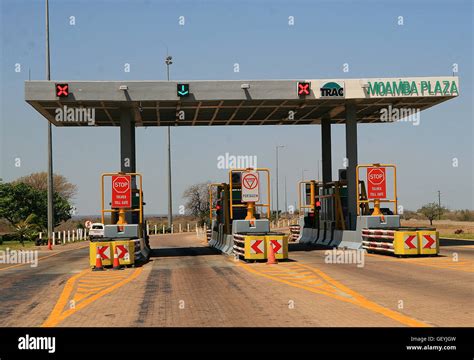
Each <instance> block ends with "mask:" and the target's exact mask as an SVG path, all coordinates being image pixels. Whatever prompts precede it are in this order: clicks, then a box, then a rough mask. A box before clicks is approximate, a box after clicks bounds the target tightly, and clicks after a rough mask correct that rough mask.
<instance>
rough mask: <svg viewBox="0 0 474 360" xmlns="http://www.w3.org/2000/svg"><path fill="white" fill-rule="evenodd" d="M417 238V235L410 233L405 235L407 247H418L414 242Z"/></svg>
mask: <svg viewBox="0 0 474 360" xmlns="http://www.w3.org/2000/svg"><path fill="white" fill-rule="evenodd" d="M415 238H416V235H408V236H406V237H405V249H416V245H414V244H413V243H412V241H413V239H415Z"/></svg>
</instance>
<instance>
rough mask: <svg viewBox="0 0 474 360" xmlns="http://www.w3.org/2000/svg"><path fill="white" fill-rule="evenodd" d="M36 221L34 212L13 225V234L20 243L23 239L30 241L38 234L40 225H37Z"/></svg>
mask: <svg viewBox="0 0 474 360" xmlns="http://www.w3.org/2000/svg"><path fill="white" fill-rule="evenodd" d="M37 221H38V218H37V216H36V215H35V214H30V215H29V216H28V217H27V218H26V219H25V220H20V221H19V222H17V223H16V224H15V225H14V227H15V233H14V234H15V236H16V237H17V239H18V240H19V241H20V243H21V244H22V245H23V242H24V241H25V240H27V241H32V240H34V238H35V237H37V236H38V232H39V229H40V227H39V226H38V223H37Z"/></svg>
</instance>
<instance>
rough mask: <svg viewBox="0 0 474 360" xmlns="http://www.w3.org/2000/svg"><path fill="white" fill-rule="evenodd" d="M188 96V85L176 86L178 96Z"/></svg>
mask: <svg viewBox="0 0 474 360" xmlns="http://www.w3.org/2000/svg"><path fill="white" fill-rule="evenodd" d="M188 95H189V84H178V96H179V97H183V96H188Z"/></svg>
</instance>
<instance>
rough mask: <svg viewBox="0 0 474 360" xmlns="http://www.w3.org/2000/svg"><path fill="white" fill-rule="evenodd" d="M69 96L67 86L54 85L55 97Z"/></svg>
mask: <svg viewBox="0 0 474 360" xmlns="http://www.w3.org/2000/svg"><path fill="white" fill-rule="evenodd" d="M68 95H69V85H68V84H56V96H57V97H67V96H68Z"/></svg>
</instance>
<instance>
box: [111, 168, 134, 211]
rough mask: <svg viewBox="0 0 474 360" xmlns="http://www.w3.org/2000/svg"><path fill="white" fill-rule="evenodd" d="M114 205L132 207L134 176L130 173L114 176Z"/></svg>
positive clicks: (115, 206)
mask: <svg viewBox="0 0 474 360" xmlns="http://www.w3.org/2000/svg"><path fill="white" fill-rule="evenodd" d="M112 207H113V208H131V207H132V178H131V176H130V175H114V176H112Z"/></svg>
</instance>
